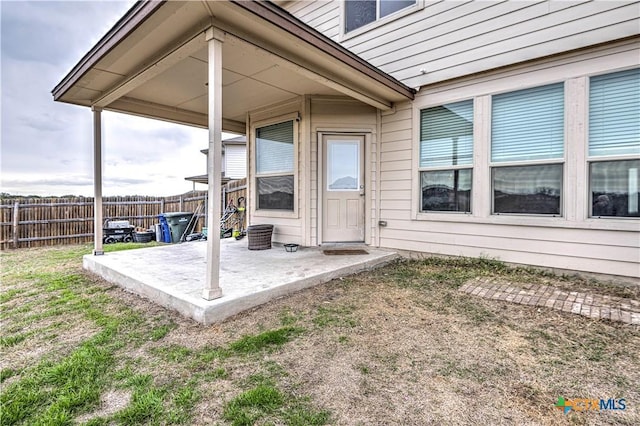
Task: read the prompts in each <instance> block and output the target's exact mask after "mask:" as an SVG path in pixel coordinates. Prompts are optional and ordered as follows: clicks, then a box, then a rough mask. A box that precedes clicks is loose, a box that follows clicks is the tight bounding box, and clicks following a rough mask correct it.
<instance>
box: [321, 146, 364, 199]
mask: <svg viewBox="0 0 640 426" xmlns="http://www.w3.org/2000/svg"><path fill="white" fill-rule="evenodd" d="M359 188H360V144H359V142H357V141H327V190H329V191H354V190H359Z"/></svg>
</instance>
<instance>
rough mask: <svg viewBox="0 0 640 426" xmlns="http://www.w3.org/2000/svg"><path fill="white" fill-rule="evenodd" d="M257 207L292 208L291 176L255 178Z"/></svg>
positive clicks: (272, 208) (269, 208) (267, 208)
mask: <svg viewBox="0 0 640 426" xmlns="http://www.w3.org/2000/svg"><path fill="white" fill-rule="evenodd" d="M256 183H257V190H258V206H257V207H258V209H265V210H293V176H292V175H290V176H265V177H258V178H256Z"/></svg>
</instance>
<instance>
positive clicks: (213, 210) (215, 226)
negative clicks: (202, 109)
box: [202, 27, 224, 300]
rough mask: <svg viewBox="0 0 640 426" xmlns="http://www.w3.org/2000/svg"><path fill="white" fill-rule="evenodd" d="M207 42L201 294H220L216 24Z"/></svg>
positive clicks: (221, 36) (219, 100) (209, 296)
mask: <svg viewBox="0 0 640 426" xmlns="http://www.w3.org/2000/svg"><path fill="white" fill-rule="evenodd" d="M206 39H207V43H208V45H209V64H208V65H209V116H208V120H209V155H207V174H208V178H209V191H208V197H207V198H208V200H207V212H208V215H207V229H208V231H207V280H206V284H205V288H204V289H203V292H202V297H203V298H204V299H206V300H213V299H217V298H219V297H222V289H221V288H220V215H221V211H222V209H221V204H222V199H221V184H222V173H221V170H222V42H223V41H224V33H223V32H222V31H221V30H219V29H218V28H213V27H212V28H209V29H208V30H207V32H206Z"/></svg>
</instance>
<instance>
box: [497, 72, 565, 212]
mask: <svg viewBox="0 0 640 426" xmlns="http://www.w3.org/2000/svg"><path fill="white" fill-rule="evenodd" d="M568 80H569V79H563V80H560V81H555V82H547V83H543V84H534V85H531V86H527V87H523V88H519V89H516V90H506V91H501V92H496V93H492V94H491V95H490V96H489V98H490V102H491V99H492V97H493V96H495V95H500V94H504V93H511V92H517V91H520V90H527V89H533V88H536V87H542V86H548V85H551V84H557V83H562V87H563V91H564V108H563V131H562V137H563V153H562V155H563V156H562V158H552V159H548V160H531V161H505V162H494V161H492V160H491V146H492V145H491V144H492V140H491V134H492V129H493V116H492V115H491V111H492V110H493V108H492V107H491V105H490V107H489V114H488V122H487V126H488V127H489V141H488V145H487V149H488V154H489V157H488V161H487V164H488V166H489V197H490V205H489V208H490V210H489V214H490V215H491V216H497V217H504V216H511V217H523V218H526V219H529V218H534V217H539V218H541V219H543V220H561V221H566V220H567V203H566V201H567V193H568V183H567V181H568V180H569V179H567V158H568V149H569V131H568V130H569V120H571V117H569V111H570V108H569V105H570V102H571V99H570V98H569V96H570V94H569V87H568V86H569V85H568V84H567V81H568ZM553 164H562V175H561V176H562V177H561V180H562V181H561V182H560V189H561V192H560V213H559V214H557V215H555V214H539V213H495V212H494V209H493V207H494V206H493V202H494V197H493V169H494V168H500V167H517V166H542V165H553Z"/></svg>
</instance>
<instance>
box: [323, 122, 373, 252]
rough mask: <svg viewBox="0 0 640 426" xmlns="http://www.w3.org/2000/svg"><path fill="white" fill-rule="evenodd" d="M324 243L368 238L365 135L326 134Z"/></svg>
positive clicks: (324, 139) (324, 142) (324, 146)
mask: <svg viewBox="0 0 640 426" xmlns="http://www.w3.org/2000/svg"><path fill="white" fill-rule="evenodd" d="M322 144H323V164H324V168H323V169H324V173H323V179H322V181H323V182H322V242H325V243H326V242H363V241H364V206H365V196H364V195H365V192H364V191H365V188H364V161H363V160H364V159H363V157H364V156H363V149H364V136H357V135H356V136H354V135H324V136H323V138H322Z"/></svg>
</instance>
